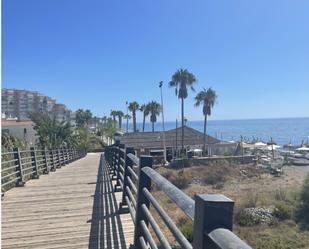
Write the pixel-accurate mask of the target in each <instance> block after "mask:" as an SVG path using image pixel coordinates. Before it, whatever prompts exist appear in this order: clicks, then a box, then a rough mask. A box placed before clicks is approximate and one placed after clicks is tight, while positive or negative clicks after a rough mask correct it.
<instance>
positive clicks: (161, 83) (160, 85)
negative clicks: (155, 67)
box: [159, 81, 166, 165]
mask: <svg viewBox="0 0 309 249" xmlns="http://www.w3.org/2000/svg"><path fill="white" fill-rule="evenodd" d="M162 86H163V81H160V83H159V87H160V90H161V108H162V128H163V149H164V153H163V154H164V165H165V163H166V144H165V126H164V111H163V92H162Z"/></svg>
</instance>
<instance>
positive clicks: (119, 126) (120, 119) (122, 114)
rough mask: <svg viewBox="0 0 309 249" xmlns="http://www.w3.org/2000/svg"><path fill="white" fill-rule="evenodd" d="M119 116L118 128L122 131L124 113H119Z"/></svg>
mask: <svg viewBox="0 0 309 249" xmlns="http://www.w3.org/2000/svg"><path fill="white" fill-rule="evenodd" d="M117 116H118V128H119V129H121V125H122V118H123V117H124V113H123V112H122V111H117Z"/></svg>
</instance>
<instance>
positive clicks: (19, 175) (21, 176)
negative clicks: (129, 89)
mask: <svg viewBox="0 0 309 249" xmlns="http://www.w3.org/2000/svg"><path fill="white" fill-rule="evenodd" d="M13 151H14V159H16V164H17V167H16V177H17V178H18V179H17V182H16V186H18V187H22V186H24V185H25V180H24V172H23V167H22V165H21V157H20V149H19V148H14V149H13Z"/></svg>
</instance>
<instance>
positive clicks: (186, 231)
mask: <svg viewBox="0 0 309 249" xmlns="http://www.w3.org/2000/svg"><path fill="white" fill-rule="evenodd" d="M178 227H179V229H180V231H181V232H182V233H183V235H184V236H185V237H186V239H187V240H188V241H189V242H193V222H192V220H191V219H189V218H183V219H180V221H179V223H178Z"/></svg>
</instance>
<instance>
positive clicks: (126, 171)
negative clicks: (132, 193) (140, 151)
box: [119, 147, 135, 208]
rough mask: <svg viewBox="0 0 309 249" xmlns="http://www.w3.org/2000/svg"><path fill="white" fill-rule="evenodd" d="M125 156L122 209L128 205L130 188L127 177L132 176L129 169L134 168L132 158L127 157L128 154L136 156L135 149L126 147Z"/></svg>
mask: <svg viewBox="0 0 309 249" xmlns="http://www.w3.org/2000/svg"><path fill="white" fill-rule="evenodd" d="M125 150H126V151H125V154H124V160H125V164H124V167H123V168H124V174H123V190H122V200H121V203H120V205H119V206H120V208H122V206H125V205H126V199H125V198H126V195H127V186H128V179H127V177H128V176H129V175H130V172H129V169H128V167H132V166H133V163H132V161H131V160H130V158H129V157H128V156H127V155H128V154H130V153H131V154H135V151H134V148H132V147H126V148H125Z"/></svg>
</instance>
